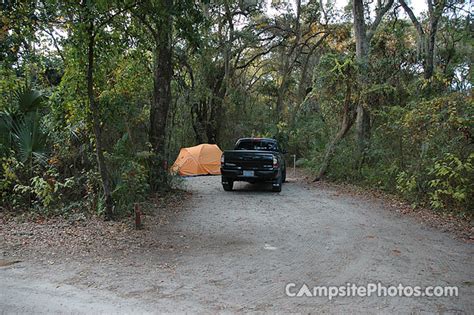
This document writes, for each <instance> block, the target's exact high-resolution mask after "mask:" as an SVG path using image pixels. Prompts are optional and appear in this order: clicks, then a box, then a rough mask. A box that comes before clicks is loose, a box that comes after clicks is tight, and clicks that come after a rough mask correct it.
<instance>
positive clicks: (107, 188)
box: [87, 22, 114, 219]
mask: <svg viewBox="0 0 474 315" xmlns="http://www.w3.org/2000/svg"><path fill="white" fill-rule="evenodd" d="M88 36H89V43H88V51H87V57H88V63H87V96H88V98H89V109H90V112H91V116H92V126H93V131H94V137H95V151H96V155H97V164H98V167H99V173H100V178H101V181H102V189H103V190H104V197H105V215H106V217H107V218H108V219H112V218H113V216H114V201H113V199H112V190H111V185H110V179H109V174H108V171H107V164H106V163H105V158H104V152H103V145H102V131H101V127H100V119H99V117H100V112H99V109H98V107H97V104H96V102H95V96H94V47H95V35H94V24H93V22H90V25H89V32H88Z"/></svg>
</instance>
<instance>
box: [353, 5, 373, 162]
mask: <svg viewBox="0 0 474 315" xmlns="http://www.w3.org/2000/svg"><path fill="white" fill-rule="evenodd" d="M352 12H353V15H354V36H355V42H356V58H357V61H358V63H359V66H360V70H359V76H358V77H359V82H360V84H361V87H362V89H364V88H365V86H366V85H367V73H368V69H367V68H368V59H369V49H368V47H369V43H368V38H367V31H366V25H365V18H364V3H363V1H362V0H353V1H352ZM369 115H370V114H369V111H368V110H367V108H366V107H365V106H364V104H363V102H361V101H360V100H359V102H358V104H357V119H356V131H357V144H358V148H359V154H360V157H361V159H362V156H363V154H364V151H365V149H366V147H367V144H368V142H369V136H370V116H369Z"/></svg>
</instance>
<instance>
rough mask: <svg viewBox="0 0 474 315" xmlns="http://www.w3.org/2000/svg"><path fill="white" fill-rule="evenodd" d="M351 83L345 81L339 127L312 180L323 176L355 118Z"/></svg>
mask: <svg viewBox="0 0 474 315" xmlns="http://www.w3.org/2000/svg"><path fill="white" fill-rule="evenodd" d="M350 85H351V83H350V82H348V83H347V92H346V99H345V101H344V111H343V114H342V120H341V127H340V128H339V131H338V132H337V134H336V135H335V136H334V139H332V141H331V142H330V143H329V144H328V146H327V147H326V153H325V154H324V159H323V162H322V163H321V167H320V168H319V172H318V176H317V177H316V178H315V179H314V181H318V180H321V179H322V178H323V176H324V175H325V174H326V171H327V169H328V167H329V163H330V162H331V159H332V157H333V155H334V150H335V149H336V146H337V144H338V143H339V141H341V140H342V138H344V137H345V136H346V134H347V132H348V131H349V130H350V129H351V127H352V125H353V124H354V118H355V115H356V113H355V111H354V108H353V105H352V103H351V97H352V93H351V86H350Z"/></svg>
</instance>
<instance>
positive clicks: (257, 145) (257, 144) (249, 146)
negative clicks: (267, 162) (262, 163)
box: [235, 140, 277, 151]
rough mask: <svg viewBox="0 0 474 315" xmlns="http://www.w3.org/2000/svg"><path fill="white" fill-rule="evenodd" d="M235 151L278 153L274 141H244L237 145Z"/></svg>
mask: <svg viewBox="0 0 474 315" xmlns="http://www.w3.org/2000/svg"><path fill="white" fill-rule="evenodd" d="M235 150H258V151H277V145H276V143H275V142H272V141H262V140H243V141H239V142H238V143H237V145H236V146H235Z"/></svg>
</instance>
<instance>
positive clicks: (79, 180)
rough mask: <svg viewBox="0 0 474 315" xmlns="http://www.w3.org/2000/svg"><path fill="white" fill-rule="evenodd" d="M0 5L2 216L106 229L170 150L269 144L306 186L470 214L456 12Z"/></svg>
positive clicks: (353, 3)
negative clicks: (358, 190)
mask: <svg viewBox="0 0 474 315" xmlns="http://www.w3.org/2000/svg"><path fill="white" fill-rule="evenodd" d="M338 3H339V2H338ZM0 7H1V13H0V14H1V15H0V60H1V63H2V66H1V69H0V158H1V161H0V162H1V176H0V194H1V201H2V202H1V208H2V210H7V211H12V212H14V213H21V212H23V211H33V212H36V213H38V214H41V215H51V214H54V215H56V214H59V215H62V214H67V213H70V212H77V211H81V212H88V213H95V214H100V215H104V217H106V218H116V217H119V216H120V215H123V214H126V213H129V212H130V211H131V209H132V204H133V203H135V202H140V201H143V200H146V199H147V198H149V196H150V195H151V194H152V193H161V192H164V191H167V190H169V189H170V187H171V186H172V182H173V181H174V180H175V179H174V177H173V176H171V175H169V173H168V169H169V166H170V165H171V163H172V162H173V161H174V159H175V158H176V156H177V154H178V153H179V149H180V148H182V147H186V146H192V145H196V144H200V143H216V144H218V145H219V146H220V147H221V148H223V149H226V148H231V147H232V145H233V144H234V143H235V141H236V140H237V139H238V138H240V137H248V136H265V137H273V138H276V139H277V140H279V141H280V143H281V144H282V146H283V147H284V148H285V149H286V150H287V151H288V152H289V153H288V154H289V155H288V156H290V155H296V158H297V159H298V166H301V167H304V168H305V169H306V170H308V172H312V174H314V178H315V180H321V179H325V180H333V181H343V182H350V183H355V184H357V185H361V186H364V187H369V188H372V189H379V190H383V191H386V192H388V193H393V194H398V195H400V196H401V197H403V198H404V199H406V200H408V201H409V202H411V203H413V205H414V206H426V207H430V208H432V209H434V210H437V211H440V210H443V211H450V212H453V213H455V214H456V215H459V216H462V217H467V216H471V215H472V214H473V210H474V206H473V205H474V150H473V148H474V140H473V133H474V103H473V96H472V82H473V72H472V60H473V58H474V51H473V47H474V39H473V34H474V32H473V24H472V13H471V12H472V4H471V3H470V2H469V1H463V0H426V5H425V9H424V10H422V11H421V12H418V11H416V10H414V7H413V5H412V3H411V2H409V1H408V0H373V1H362V0H350V1H349V2H348V3H346V5H345V6H343V7H342V8H341V7H340V6H337V5H336V4H335V3H334V2H333V1H312V0H309V1H308V0H307V1H303V0H288V1H283V0H282V1H258V0H238V1H230V0H216V1H191V0H134V1H131V0H124V1H114V0H110V1H106V0H81V1H72V0H63V1H58V0H36V1H35V0H30V1H2V2H1V3H0Z"/></svg>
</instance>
